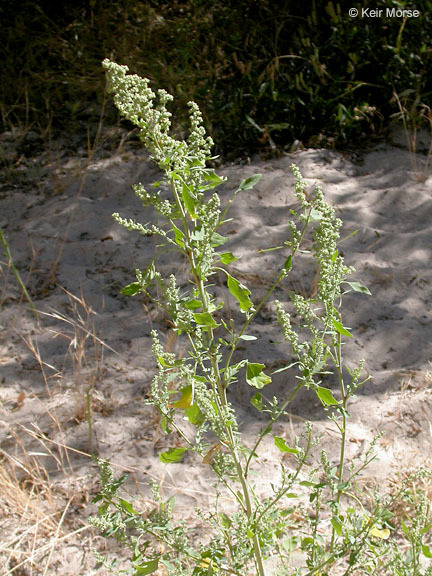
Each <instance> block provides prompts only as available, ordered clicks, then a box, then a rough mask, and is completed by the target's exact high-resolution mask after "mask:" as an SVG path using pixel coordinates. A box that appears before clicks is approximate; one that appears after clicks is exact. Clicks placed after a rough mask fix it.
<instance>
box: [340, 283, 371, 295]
mask: <svg viewBox="0 0 432 576" xmlns="http://www.w3.org/2000/svg"><path fill="white" fill-rule="evenodd" d="M344 284H348V285H349V286H351V288H352V289H353V290H354V291H355V292H362V293H363V294H367V295H368V296H371V295H372V293H371V291H370V290H369V288H368V287H367V286H364V285H363V284H361V283H360V282H344Z"/></svg>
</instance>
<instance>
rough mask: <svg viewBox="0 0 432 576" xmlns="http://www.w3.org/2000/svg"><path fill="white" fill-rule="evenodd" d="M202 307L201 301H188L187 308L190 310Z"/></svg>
mask: <svg viewBox="0 0 432 576" xmlns="http://www.w3.org/2000/svg"><path fill="white" fill-rule="evenodd" d="M201 306H202V302H201V301H200V300H195V299H193V300H188V301H187V302H186V308H187V309H188V310H198V308H201Z"/></svg>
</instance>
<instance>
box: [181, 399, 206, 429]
mask: <svg viewBox="0 0 432 576" xmlns="http://www.w3.org/2000/svg"><path fill="white" fill-rule="evenodd" d="M185 415H186V418H187V419H188V420H189V422H190V423H191V424H193V425H194V426H200V425H201V424H202V423H203V422H204V420H205V417H204V414H203V413H202V412H201V410H200V409H199V407H198V405H197V404H192V405H191V406H190V407H189V408H186V410H185Z"/></svg>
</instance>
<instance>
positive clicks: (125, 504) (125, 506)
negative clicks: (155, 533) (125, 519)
mask: <svg viewBox="0 0 432 576" xmlns="http://www.w3.org/2000/svg"><path fill="white" fill-rule="evenodd" d="M119 502H120V504H121V507H122V508H123V510H125V511H126V512H129V514H134V515H135V516H136V515H137V514H138V512H137V511H136V510H134V508H133V506H132V504H131V503H130V502H128V501H127V500H123V498H119Z"/></svg>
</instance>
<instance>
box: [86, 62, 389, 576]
mask: <svg viewBox="0 0 432 576" xmlns="http://www.w3.org/2000/svg"><path fill="white" fill-rule="evenodd" d="M103 65H104V67H105V69H106V72H107V77H108V87H109V90H110V92H112V93H113V95H114V102H115V104H116V105H117V107H118V108H119V110H120V112H121V113H122V114H123V115H124V116H125V117H126V118H127V119H129V120H130V121H132V122H133V123H134V124H135V125H136V126H138V128H139V130H140V138H141V139H142V141H143V143H144V145H145V146H146V148H147V150H148V151H149V152H150V154H151V158H152V160H153V161H154V162H155V163H156V164H157V165H158V166H159V168H160V169H161V171H162V172H163V173H164V179H163V180H161V181H160V182H156V183H155V184H154V185H153V186H154V188H155V190H154V191H147V190H145V188H144V187H143V186H142V185H141V184H138V185H136V186H134V191H135V194H136V195H137V196H138V198H139V199H140V200H141V202H142V204H143V205H144V206H152V207H153V209H154V211H155V212H156V214H157V215H158V219H157V221H156V222H157V223H152V224H141V223H138V222H136V221H134V220H130V219H127V218H124V217H122V216H120V215H119V214H114V218H115V220H116V221H117V222H118V223H119V224H121V225H122V226H124V227H126V228H127V229H128V230H132V231H137V232H139V233H141V234H145V235H154V236H157V237H160V238H161V241H162V244H161V246H160V247H159V252H158V253H157V254H156V256H155V257H154V258H153V259H152V260H151V262H150V263H149V264H148V266H147V268H146V269H145V270H137V271H136V281H134V282H132V283H131V284H129V285H128V286H126V287H125V288H124V289H123V290H122V292H123V294H127V295H131V296H133V295H136V294H140V293H144V294H145V295H146V297H147V298H149V299H150V300H151V301H153V302H154V303H155V304H156V305H157V306H159V307H160V308H162V309H163V310H164V311H165V312H166V314H167V315H168V317H169V319H170V323H171V326H172V330H173V332H174V333H175V334H176V335H177V337H178V338H179V339H181V340H182V341H183V342H184V346H183V351H182V354H181V355H176V354H175V353H173V352H172V351H169V350H167V349H165V348H164V346H163V345H162V343H161V339H160V337H159V335H158V333H157V332H156V331H153V332H152V338H153V352H154V357H155V362H156V364H157V367H158V372H157V375H156V376H155V378H154V380H153V382H152V386H151V394H150V399H149V403H150V404H151V405H153V406H155V407H157V409H158V410H159V411H160V414H161V427H162V430H163V432H164V433H165V434H167V435H168V437H170V438H172V447H171V448H169V449H168V450H165V451H164V452H162V453H160V454H159V458H160V460H161V461H162V462H164V463H166V464H167V465H170V464H172V463H179V462H181V461H182V459H183V458H184V457H185V454H186V452H188V451H189V452H191V453H195V454H196V455H198V457H199V458H201V459H202V462H203V464H205V465H207V466H208V467H209V468H210V469H211V470H212V472H213V475H214V483H213V485H212V489H213V494H214V506H212V508H211V509H207V510H197V515H198V518H199V519H200V520H201V521H202V522H203V525H204V526H207V528H208V533H207V536H208V537H207V538H203V539H202V540H199V539H198V540H197V538H196V535H193V534H192V533H191V531H190V530H189V529H188V526H187V524H186V522H184V521H180V520H178V519H177V518H176V516H175V511H174V500H173V499H172V498H171V499H169V500H167V501H165V500H164V499H163V498H162V497H161V495H160V491H159V489H158V486H157V484H154V485H153V486H152V490H153V493H154V497H155V501H156V505H155V507H154V509H152V510H151V511H150V512H149V513H145V514H142V513H140V511H139V510H136V509H135V504H134V503H133V501H131V500H127V499H125V495H124V493H123V491H122V493H121V495H120V488H121V485H122V484H123V482H124V480H125V477H124V476H123V477H121V478H119V479H117V480H116V479H115V478H114V475H113V473H112V471H111V468H110V466H109V463H108V462H106V461H99V465H100V473H101V479H102V489H101V491H100V492H99V494H98V495H97V496H96V498H95V499H94V502H97V503H98V504H99V509H98V512H99V513H98V516H97V517H95V518H93V519H92V521H93V523H94V524H95V525H96V526H97V527H99V529H100V530H101V531H102V533H103V534H104V535H105V536H107V537H108V536H113V537H115V538H116V539H117V540H118V541H119V542H120V543H121V544H123V545H124V546H125V547H126V549H129V550H130V562H131V569H130V571H129V572H128V573H132V574H135V575H136V576H138V575H141V576H142V575H145V574H152V573H155V572H158V573H159V574H169V575H172V576H174V575H175V576H182V575H184V576H186V575H188V576H189V575H195V576H204V575H207V576H210V575H214V574H220V575H224V574H234V575H240V574H241V575H245V574H256V575H259V576H265V575H269V574H275V573H277V574H281V575H288V574H289V575H303V576H306V575H307V576H312V575H314V576H317V575H325V574H329V571H330V570H333V569H334V568H336V567H337V570H338V572H337V573H338V574H339V573H340V574H353V573H354V570H361V572H356V573H364V574H376V573H378V572H377V570H378V571H379V570H381V571H380V572H379V573H385V560H384V556H383V555H382V553H383V546H384V544H385V541H386V538H387V537H388V533H389V530H388V527H387V525H388V520H389V516H388V514H387V515H386V513H385V510H386V508H385V506H382V505H381V504H379V503H378V500H377V499H376V500H375V504H374V505H373V506H370V507H369V508H371V509H366V507H365V505H363V504H362V502H361V498H360V495H359V494H358V492H356V490H357V487H356V482H355V480H356V477H357V476H358V475H359V473H360V472H361V471H362V470H363V469H364V468H365V467H366V466H367V465H368V463H369V462H370V461H371V460H372V458H373V457H374V455H373V452H374V444H375V442H373V443H372V445H371V447H370V448H369V449H368V450H367V452H366V453H365V454H364V456H362V457H361V458H360V459H359V460H358V461H357V462H356V463H351V464H350V466H348V465H346V457H345V448H346V434H347V419H348V416H349V414H348V402H349V400H350V398H352V397H353V395H354V393H355V391H356V389H357V388H358V387H359V386H360V385H361V384H362V382H364V381H366V380H367V378H365V377H362V376H361V373H362V363H360V364H359V365H358V366H357V367H355V368H352V369H349V368H348V367H347V366H345V365H344V361H343V354H342V351H343V340H344V338H350V337H351V333H350V332H349V330H348V328H346V327H345V326H344V324H343V320H342V315H341V304H342V299H343V296H344V294H346V293H347V292H348V291H357V292H360V293H366V294H369V291H368V289H367V288H366V287H364V286H363V285H362V284H361V283H359V282H354V281H348V280H347V277H348V276H349V275H350V274H351V273H352V271H353V269H352V268H351V267H348V266H346V265H345V264H344V260H343V258H342V256H341V254H340V253H339V251H338V247H337V246H338V240H339V229H340V227H341V224H342V222H341V221H340V220H339V219H337V218H336V217H335V211H334V209H333V208H332V207H331V206H330V205H329V204H327V202H326V201H325V199H324V197H323V193H322V191H321V190H320V189H319V188H316V189H315V191H314V193H313V194H311V195H309V194H308V195H306V194H305V182H304V180H303V178H302V176H301V174H300V172H299V170H298V169H297V168H296V167H295V166H292V171H293V173H294V176H295V179H296V184H295V195H296V198H297V202H298V208H297V209H296V210H290V216H291V217H292V220H291V221H290V222H289V238H287V240H286V241H285V243H284V245H283V248H284V250H285V251H286V254H285V255H284V258H283V261H282V262H281V266H280V268H279V270H277V271H276V273H275V277H274V281H273V283H272V284H271V286H270V287H269V288H268V290H267V293H266V294H265V296H264V297H263V298H262V299H261V300H260V301H259V302H257V303H255V302H254V299H253V296H252V292H251V291H250V290H249V289H248V288H247V287H246V286H245V285H244V284H243V283H242V282H240V281H239V280H238V279H237V278H236V277H235V275H234V274H233V273H232V271H230V264H231V263H232V262H234V261H236V260H237V259H238V257H236V256H234V255H233V254H232V253H231V252H229V251H226V250H224V249H223V248H222V246H223V244H224V243H225V241H226V240H227V239H226V238H224V237H223V236H222V235H221V233H220V231H221V228H222V227H223V225H224V223H226V222H228V220H227V213H228V210H229V208H230V205H231V204H232V202H233V201H234V199H235V197H236V196H237V194H241V193H242V191H245V190H249V189H251V188H252V187H253V186H254V185H255V184H256V183H257V182H258V181H259V179H260V175H254V176H251V177H249V178H246V179H245V180H243V181H242V182H241V183H240V185H239V187H238V189H237V190H236V191H235V192H234V194H233V195H232V197H231V198H230V199H229V201H228V202H227V204H226V206H225V207H223V208H222V207H221V200H220V197H219V195H218V194H217V193H215V192H214V190H215V188H217V187H218V186H219V185H221V184H222V183H223V182H224V178H221V177H220V176H218V175H217V174H216V173H215V171H214V170H213V169H210V168H209V167H208V161H209V160H210V159H211V148H212V144H213V143H212V140H211V139H210V138H208V137H206V135H205V130H204V128H203V126H202V118H201V114H200V111H199V109H198V107H197V105H196V104H195V103H193V102H191V103H190V104H189V106H190V125H191V127H190V133H189V136H188V137H187V139H186V140H177V139H175V138H173V137H172V136H171V135H170V133H169V131H170V116H171V114H170V112H168V110H167V104H168V103H169V102H170V101H171V100H172V96H170V95H169V94H167V93H166V92H165V91H164V90H159V91H158V94H157V103H156V104H155V98H156V95H155V94H154V93H153V91H152V90H151V89H150V87H149V81H148V80H146V79H143V78H140V77H139V76H136V75H129V74H128V73H127V72H128V69H127V67H126V66H120V65H117V64H115V63H113V62H111V61H109V60H105V61H104V63H103ZM160 222H162V224H161V223H160ZM306 239H308V242H309V244H310V246H311V248H310V250H309V252H308V253H309V256H310V258H312V259H314V260H315V262H316V265H317V266H318V269H319V272H320V279H319V283H318V290H317V292H316V295H314V297H313V298H312V297H311V298H306V297H305V296H304V295H300V294H296V293H294V292H291V293H290V299H291V306H292V310H293V311H294V313H295V314H296V316H297V318H296V322H295V323H294V322H292V321H291V314H290V312H289V311H288V310H286V309H285V308H284V306H283V305H282V304H281V303H280V302H278V301H275V302H274V307H275V310H276V313H277V320H278V322H279V324H280V326H281V330H282V334H283V339H284V341H285V342H286V343H287V345H288V346H289V347H290V348H291V351H292V353H293V354H294V357H295V362H294V363H292V364H291V365H289V366H286V367H284V368H282V369H281V370H288V369H290V370H291V371H292V372H293V374H294V375H293V378H292V380H291V382H290V384H288V385H287V387H286V391H285V395H284V396H283V397H282V398H276V397H274V398H273V399H272V400H271V401H268V400H266V399H265V397H264V394H263V392H262V389H263V388H264V387H266V386H267V385H268V384H269V383H270V382H271V380H272V378H271V376H272V375H270V374H268V370H267V369H266V366H265V365H264V364H261V363H258V362H254V361H253V360H250V359H249V358H246V357H244V356H242V350H243V346H240V344H243V345H244V344H245V342H246V343H247V342H248V341H250V340H253V339H255V337H254V336H252V335H251V325H252V323H253V321H254V319H255V318H256V316H257V313H258V312H259V310H260V309H261V308H262V306H263V305H264V303H266V302H268V301H269V300H270V299H271V298H272V295H273V293H274V291H275V289H276V287H277V286H279V285H282V284H283V283H284V281H285V280H286V279H287V277H288V276H289V274H290V272H291V270H292V267H293V265H294V262H295V260H296V256H297V255H298V254H299V253H301V252H305V241H306ZM164 250H173V251H175V253H176V254H178V262H179V263H180V261H182V262H181V265H182V266H183V265H184V262H186V264H187V270H188V275H189V278H188V283H183V285H179V284H178V280H177V278H176V276H175V274H171V275H170V276H169V278H164V277H163V275H162V273H161V272H160V271H159V270H158V268H157V262H158V255H159V254H160V253H161V252H163V251H164ZM217 273H219V274H223V275H225V277H226V284H227V290H228V291H229V293H230V294H231V296H232V297H233V299H234V300H235V301H236V302H237V305H238V308H239V311H240V313H241V314H240V313H239V314H238V317H241V318H242V321H241V322H240V323H238V322H235V321H234V320H233V319H232V318H231V317H230V316H229V312H227V310H226V308H227V307H226V306H225V303H224V302H223V301H221V300H218V299H217V297H215V295H214V293H213V292H212V289H211V287H212V284H211V282H212V280H213V279H214V277H215V275H216V274H217ZM227 294H228V293H227ZM298 318H301V323H300V324H299V322H298ZM281 370H278V371H281ZM331 371H333V372H334V373H335V374H336V377H337V382H338V390H337V392H333V391H332V390H331V389H330V388H328V387H326V386H325V385H324V382H323V376H324V375H326V374H329V373H330V372H331ZM240 383H243V384H247V385H249V386H252V387H253V388H255V389H256V390H257V391H256V394H255V395H254V396H253V398H252V405H253V407H254V408H255V409H257V410H258V411H259V412H260V413H261V415H262V416H266V417H267V421H266V424H265V425H264V426H263V427H262V428H261V429H260V430H259V432H258V433H257V436H256V437H255V438H253V439H252V441H251V440H250V439H247V440H246V439H245V438H244V435H243V434H242V430H241V427H240V425H239V421H238V415H237V414H236V410H235V408H234V407H233V405H232V403H231V402H230V389H231V388H232V387H234V386H235V385H236V384H237V385H240ZM301 389H307V390H308V391H309V392H310V393H311V394H315V395H316V396H317V397H318V399H319V401H320V403H321V404H322V406H323V409H324V410H325V411H326V412H327V414H328V417H329V418H330V419H331V420H332V421H333V422H334V424H335V425H336V427H337V429H338V431H339V433H340V438H339V459H338V462H337V463H336V465H334V464H332V463H330V461H329V458H328V456H327V455H326V453H325V451H322V452H321V458H320V460H319V461H318V462H313V461H312V462H311V448H312V446H313V445H314V444H316V443H317V440H316V439H315V438H314V437H313V435H312V428H311V425H310V424H307V425H306V427H305V431H304V434H303V435H302V436H301V437H299V438H296V440H295V442H294V444H293V445H289V444H288V443H287V440H286V439H285V438H283V437H281V436H276V435H275V434H274V433H273V429H274V425H275V423H276V422H278V421H279V420H280V419H282V418H283V417H284V415H286V414H287V408H288V406H289V405H290V403H291V402H292V400H293V398H294V397H295V396H296V394H298V392H299V391H300V390H301ZM268 435H272V436H273V442H274V444H275V446H276V447H277V448H278V449H279V451H280V452H281V454H282V455H285V456H286V455H289V458H290V459H291V465H290V466H287V465H286V461H285V460H286V459H284V461H283V462H282V461H281V463H280V478H279V479H278V480H275V481H274V482H273V483H272V484H271V485H270V486H268V490H267V494H265V495H264V496H263V495H261V494H260V493H259V491H258V490H257V486H256V483H255V482H254V478H256V477H257V476H256V474H257V472H258V473H259V470H260V466H261V464H260V458H259V452H260V448H262V443H263V440H264V438H265V437H266V436H268ZM281 460H282V459H281ZM177 465H179V464H177ZM183 465H186V464H185V463H183ZM209 488H210V487H209ZM226 494H229V495H230V497H231V500H232V503H233V505H235V511H234V512H232V511H227V510H224V509H223V507H222V506H221V504H220V502H221V496H222V495H226ZM191 514H192V511H191ZM386 523H387V525H386ZM203 530H204V528H203ZM294 551H297V552H296V553H297V554H300V555H301V558H302V562H301V563H300V566H299V567H297V568H293V567H292V565H291V560H290V558H291V556H292V553H293V552H294ZM99 558H100V560H101V561H102V562H103V563H104V565H105V566H106V567H107V569H109V570H111V571H112V572H116V567H115V562H114V563H110V562H109V561H108V559H106V558H103V557H102V556H100V555H99ZM270 559H271V561H272V563H271V566H272V567H270V562H269V560H270Z"/></svg>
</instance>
